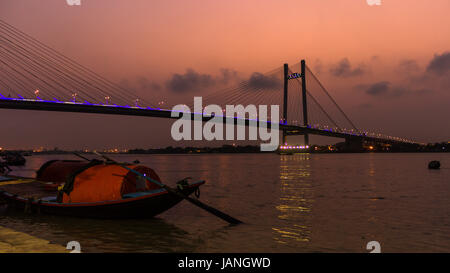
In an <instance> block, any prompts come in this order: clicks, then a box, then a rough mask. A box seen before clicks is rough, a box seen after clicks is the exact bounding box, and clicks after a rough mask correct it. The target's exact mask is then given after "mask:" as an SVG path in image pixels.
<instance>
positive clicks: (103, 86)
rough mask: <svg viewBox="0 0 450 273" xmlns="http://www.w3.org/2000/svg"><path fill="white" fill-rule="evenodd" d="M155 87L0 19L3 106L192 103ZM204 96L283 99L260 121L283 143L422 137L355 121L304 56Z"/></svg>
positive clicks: (63, 108)
mask: <svg viewBox="0 0 450 273" xmlns="http://www.w3.org/2000/svg"><path fill="white" fill-rule="evenodd" d="M158 95H159V94H152V93H149V94H146V95H145V96H138V95H136V94H135V92H132V91H130V90H128V89H125V88H123V87H121V86H119V85H117V84H115V83H113V82H111V81H109V80H108V79H106V78H104V77H102V76H101V75H99V74H97V73H95V72H94V71H92V70H90V69H88V68H87V67H85V66H83V65H81V64H79V63H77V62H76V61H74V60H72V59H70V58H68V57H66V56H65V55H63V54H62V53H60V52H58V51H56V50H54V49H52V48H51V47H49V46H47V45H45V44H44V43H42V42H40V41H39V40H37V39H35V38H33V37H31V36H29V35H27V34H26V33H24V32H22V31H21V30H19V29H17V28H15V27H14V26H12V25H10V24H8V23H7V22H4V21H3V20H0V108H5V109H23V110H41V111H60V112H79V113H98V114H113V115H130V116H133V115H135V116H148V117H157V118H174V117H173V115H172V112H173V111H172V110H171V109H172V107H173V106H174V105H177V104H186V105H187V106H190V109H193V107H192V103H193V102H192V101H191V102H186V101H180V99H181V98H178V97H175V98H170V99H169V98H168V99H162V98H161V97H158ZM203 104H205V105H210V104H216V105H222V106H225V105H244V106H245V105H250V104H253V105H280V108H281V110H282V113H281V118H280V120H276V121H275V120H270V119H269V120H267V121H265V122H266V123H267V126H268V127H271V126H272V125H273V124H275V123H276V124H278V125H279V128H280V130H282V132H283V144H286V143H287V140H286V138H287V136H289V135H304V138H305V144H306V145H308V144H309V135H322V136H329V137H338V138H344V139H346V141H347V142H356V143H363V142H374V143H386V144H412V145H417V144H419V143H416V142H414V141H411V140H408V139H405V138H400V137H393V136H387V135H383V134H380V133H371V132H367V131H364V130H361V129H359V128H357V127H356V126H355V124H354V123H353V122H352V121H351V120H350V118H349V117H348V116H347V115H346V114H345V112H344V111H343V110H342V109H341V107H339V105H338V104H337V103H336V101H335V100H334V99H333V98H332V96H331V95H330V93H329V92H328V91H327V90H326V89H325V87H324V86H323V85H322V84H321V82H320V81H319V80H318V79H317V77H316V76H315V75H314V74H313V73H312V71H311V70H310V69H309V68H308V66H306V64H305V62H304V61H301V62H300V63H298V64H295V65H293V66H291V67H289V66H288V65H287V64H285V65H284V66H282V67H279V68H277V69H274V70H272V71H269V72H267V73H264V74H260V73H254V74H252V75H251V77H250V79H248V80H246V81H241V82H239V83H238V84H236V85H235V86H233V87H229V88H226V89H221V90H217V91H215V92H210V93H208V94H206V95H203ZM185 114H189V115H191V117H192V118H194V117H195V116H197V117H199V116H200V117H201V119H202V120H203V121H207V120H210V119H211V118H212V117H211V116H206V115H203V114H202V113H201V112H198V113H196V112H194V111H192V112H188V113H185ZM223 118H224V119H225V120H228V121H230V120H232V122H234V123H236V122H237V120H239V119H241V120H242V119H243V120H244V123H245V124H246V125H252V124H254V122H255V121H259V120H258V117H257V116H255V117H251V116H247V117H245V118H239V117H234V116H233V117H229V116H227V115H226V114H224V116H223Z"/></svg>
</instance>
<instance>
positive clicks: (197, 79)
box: [166, 69, 215, 92]
mask: <svg viewBox="0 0 450 273" xmlns="http://www.w3.org/2000/svg"><path fill="white" fill-rule="evenodd" d="M214 83H215V81H214V79H213V77H212V76H211V75H209V74H200V73H198V72H196V71H194V70H193V69H188V70H186V73H184V74H174V75H172V77H171V78H170V79H169V80H168V81H167V82H166V87H167V89H168V90H170V91H173V92H189V91H199V90H201V89H204V88H207V87H210V86H212V85H214Z"/></svg>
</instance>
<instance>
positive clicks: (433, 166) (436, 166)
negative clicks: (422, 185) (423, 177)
mask: <svg viewBox="0 0 450 273" xmlns="http://www.w3.org/2000/svg"><path fill="white" fill-rule="evenodd" d="M440 167H441V162H439V161H437V160H433V161H430V163H428V169H433V170H437V169H439V168H440Z"/></svg>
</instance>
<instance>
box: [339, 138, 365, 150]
mask: <svg viewBox="0 0 450 273" xmlns="http://www.w3.org/2000/svg"><path fill="white" fill-rule="evenodd" d="M344 149H345V151H346V152H362V151H364V141H363V140H362V139H361V138H356V137H355V138H353V137H348V138H346V139H345V146H344Z"/></svg>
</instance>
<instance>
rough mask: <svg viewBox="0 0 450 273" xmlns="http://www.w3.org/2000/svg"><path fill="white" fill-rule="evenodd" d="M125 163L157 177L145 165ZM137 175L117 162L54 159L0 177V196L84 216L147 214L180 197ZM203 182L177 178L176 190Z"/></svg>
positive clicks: (30, 208) (28, 207)
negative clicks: (30, 172)
mask: <svg viewBox="0 0 450 273" xmlns="http://www.w3.org/2000/svg"><path fill="white" fill-rule="evenodd" d="M127 167H128V168H130V169H133V170H136V171H138V172H140V173H142V174H144V175H148V176H149V177H151V178H152V179H154V180H157V181H160V178H159V177H158V175H157V174H156V173H155V172H154V171H153V170H152V169H150V168H148V167H145V166H141V165H131V164H129V165H127ZM141 178H142V177H140V176H137V175H136V174H134V173H133V172H131V171H129V170H127V169H125V168H122V167H121V166H120V165H119V164H114V163H105V162H103V161H98V160H93V161H91V162H88V163H87V162H83V161H71V160H63V161H56V160H54V161H49V162H47V163H45V164H44V165H43V166H42V167H41V168H40V169H39V170H38V171H37V175H36V178H24V177H17V176H8V175H3V176H0V198H1V199H4V200H5V201H6V202H7V203H8V205H9V206H11V207H13V208H16V209H20V210H23V211H25V212H30V213H45V214H54V215H64V216H77V217H88V218H150V217H154V216H155V215H158V214H160V213H162V212H164V211H166V210H168V209H170V208H172V207H173V206H175V205H176V204H178V203H179V202H180V201H181V200H182V199H183V198H182V197H180V196H178V195H176V194H173V193H170V192H168V191H167V190H166V189H163V188H161V187H159V186H157V185H156V184H153V183H151V182H149V181H147V180H145V179H141ZM204 183H205V182H204V181H198V182H195V183H191V184H189V183H188V182H187V180H182V181H180V182H179V183H177V190H178V191H180V192H181V193H182V194H184V195H186V196H189V195H191V194H192V193H194V192H195V193H196V194H199V187H200V186H201V185H203V184H204Z"/></svg>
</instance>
